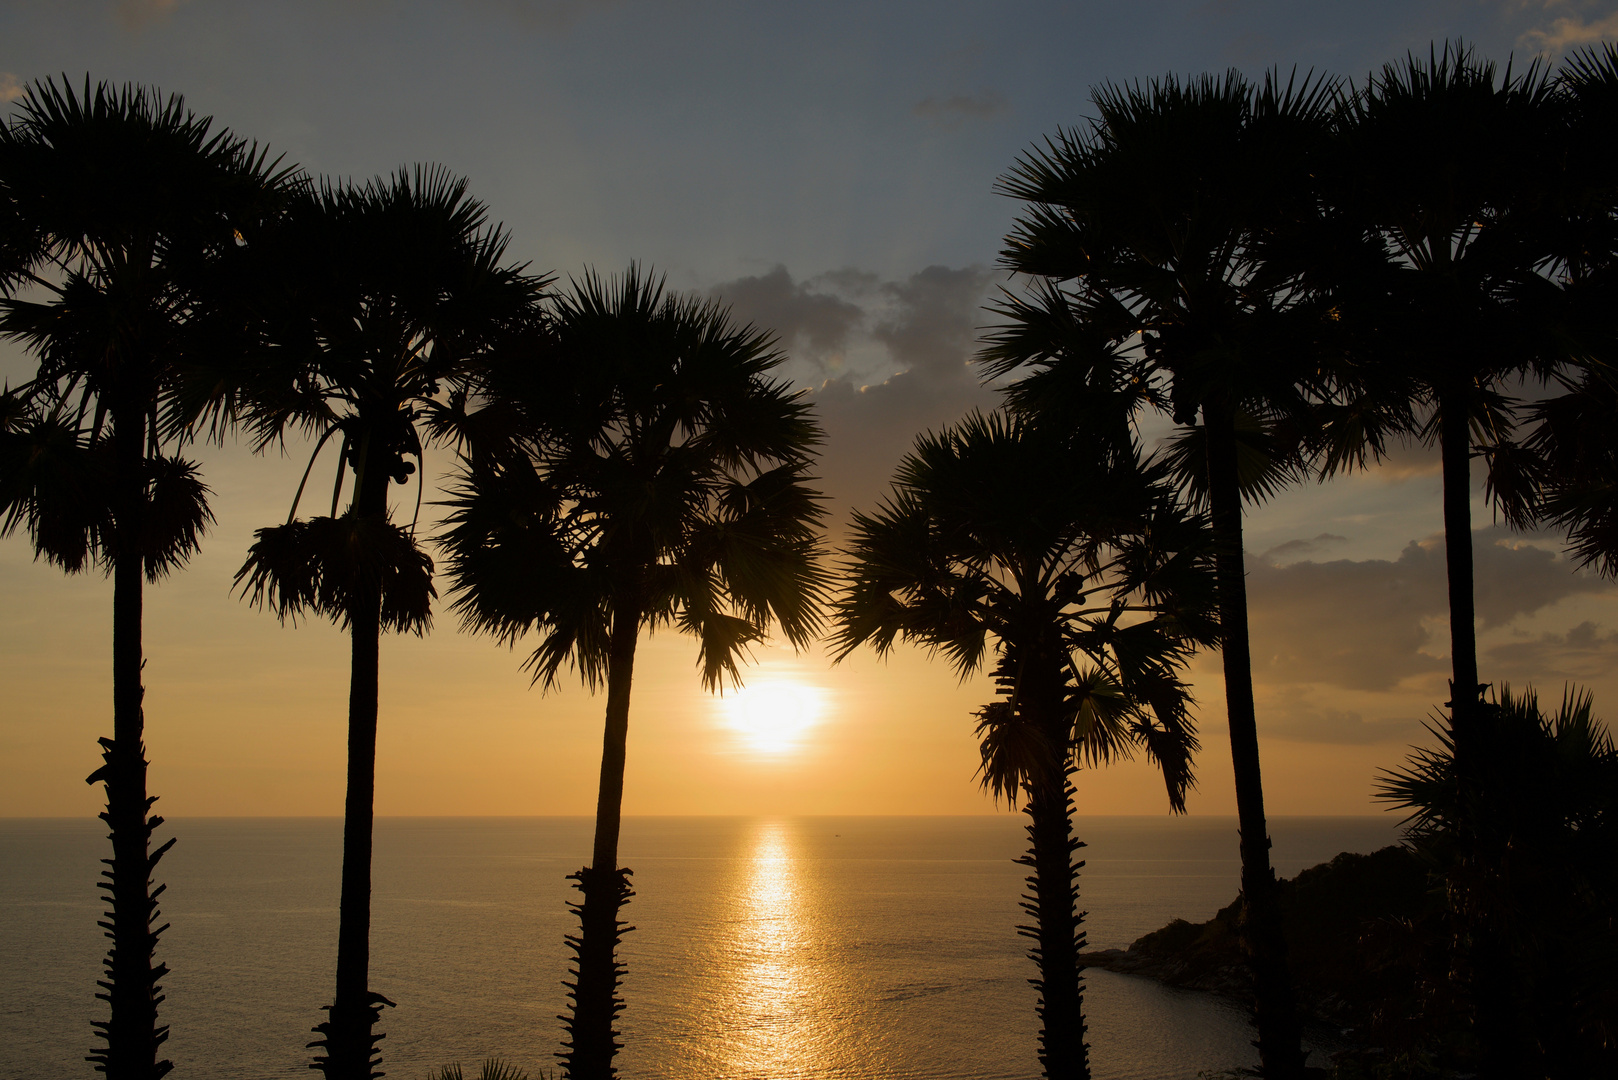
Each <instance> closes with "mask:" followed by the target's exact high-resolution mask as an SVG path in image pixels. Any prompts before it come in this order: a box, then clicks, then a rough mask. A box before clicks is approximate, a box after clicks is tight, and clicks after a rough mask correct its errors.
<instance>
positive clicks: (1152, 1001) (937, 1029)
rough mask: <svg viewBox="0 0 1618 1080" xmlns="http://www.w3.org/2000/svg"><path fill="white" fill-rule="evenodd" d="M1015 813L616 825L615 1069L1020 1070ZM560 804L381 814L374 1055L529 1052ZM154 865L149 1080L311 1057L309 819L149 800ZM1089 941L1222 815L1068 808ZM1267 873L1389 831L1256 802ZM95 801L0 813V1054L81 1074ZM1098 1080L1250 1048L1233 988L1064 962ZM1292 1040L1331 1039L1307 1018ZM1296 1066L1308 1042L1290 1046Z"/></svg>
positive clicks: (1196, 911)
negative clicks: (553, 810)
mask: <svg viewBox="0 0 1618 1080" xmlns="http://www.w3.org/2000/svg"><path fill="white" fill-rule="evenodd" d="M1021 822H1022V818H1021V817H1020V816H1018V815H1010V814H1007V815H1003V816H999V817H970V818H880V817H851V818H796V819H780V820H775V819H746V818H740V819H738V818H631V819H628V820H627V821H626V822H625V825H624V832H623V856H624V857H623V862H624V865H626V866H629V867H631V868H633V869H634V871H635V877H634V885H635V888H636V890H637V895H636V896H635V898H634V899H633V900H632V901H631V902H630V904H629V907H628V908H627V915H626V918H628V920H629V921H630V922H632V923H633V924H634V925H635V926H637V927H638V929H637V930H636V931H635V932H633V933H631V934H629V935H628V937H627V938H626V942H625V945H624V947H623V951H622V954H621V955H622V957H623V959H624V960H625V962H626V963H627V964H628V965H629V974H628V976H627V977H626V982H625V987H624V994H625V996H626V998H627V999H628V1002H629V1007H628V1009H627V1010H626V1011H625V1013H624V1014H623V1018H622V1022H621V1027H622V1030H623V1042H624V1044H625V1049H624V1051H623V1053H622V1055H620V1057H619V1063H620V1066H621V1071H622V1075H623V1076H624V1077H625V1078H626V1080H640V1078H648V1080H649V1078H654V1077H656V1078H662V1077H669V1078H681V1080H686V1078H693V1080H694V1078H704V1080H726V1078H738V1080H739V1078H759V1080H764V1078H771V1080H796V1078H804V1080H808V1078H817V1080H818V1078H827V1080H829V1078H839V1080H844V1078H849V1080H853V1078H859V1080H866V1078H869V1080H904V1078H911V1077H914V1078H949V1077H974V1078H1007V1080H1011V1078H1016V1080H1022V1078H1033V1077H1037V1076H1038V1075H1039V1066H1038V1061H1037V1059H1036V1057H1035V1031H1036V1023H1035V1017H1034V990H1033V989H1032V988H1031V987H1030V986H1029V985H1028V983H1027V979H1028V978H1029V976H1031V975H1032V974H1033V964H1032V962H1031V961H1029V960H1028V959H1026V957H1025V955H1024V954H1025V951H1026V946H1027V942H1026V941H1025V940H1024V939H1022V938H1019V937H1018V936H1017V935H1016V932H1015V930H1014V927H1015V925H1016V924H1017V923H1020V922H1024V921H1026V919H1025V916H1024V915H1023V913H1022V912H1021V911H1020V910H1019V909H1018V906H1017V901H1018V894H1019V892H1020V891H1021V885H1022V877H1023V875H1024V874H1025V873H1026V871H1025V870H1024V869H1023V868H1022V867H1019V866H1016V865H1014V864H1013V863H1012V859H1013V858H1014V857H1015V856H1016V855H1018V854H1019V852H1020V851H1021V849H1022V847H1023V845H1024V837H1023V834H1022V831H1021V828H1020V825H1021ZM590 829H591V823H590V822H589V821H588V820H586V819H582V818H498V819H496V818H440V819H421V818H417V819H410V818H392V819H382V820H379V821H378V822H377V826H376V857H375V892H374V901H373V911H374V915H373V919H374V922H373V933H372V940H373V954H372V957H373V958H372V971H373V979H372V985H373V986H374V988H375V989H376V990H378V991H379V992H381V993H383V994H386V995H387V996H388V997H390V998H392V999H394V1000H395V1001H397V1002H398V1003H399V1006H398V1008H396V1009H389V1010H386V1013H385V1016H384V1018H383V1026H382V1030H385V1031H386V1032H387V1033H388V1037H387V1039H386V1040H385V1041H384V1042H383V1043H382V1050H383V1057H384V1065H383V1067H384V1069H386V1071H387V1072H388V1074H389V1076H391V1077H393V1078H395V1080H402V1078H409V1080H424V1078H425V1077H426V1076H427V1073H428V1071H429V1070H430V1069H432V1068H433V1067H435V1066H437V1065H440V1064H443V1063H446V1062H452V1061H461V1062H464V1063H466V1064H467V1065H472V1064H474V1063H475V1062H477V1061H479V1060H481V1059H482V1058H483V1057H485V1056H489V1055H498V1056H501V1057H504V1058H506V1059H508V1060H509V1061H511V1062H513V1063H514V1064H517V1065H519V1066H521V1067H524V1068H526V1069H528V1070H529V1073H530V1076H531V1077H534V1078H535V1080H537V1077H538V1076H539V1075H541V1072H540V1070H542V1069H543V1070H548V1069H550V1068H551V1067H552V1066H553V1065H554V1059H553V1058H552V1056H551V1055H552V1052H553V1051H554V1050H555V1049H556V1046H557V1041H558V1037H559V1024H558V1023H557V1021H556V1020H555V1016H556V1015H557V1014H558V1013H559V1012H561V1011H562V1006H563V1002H564V999H563V991H562V986H561V981H562V977H563V973H564V970H565V968H566V965H567V957H566V954H565V952H564V948H563V944H562V935H563V933H564V932H568V931H570V930H572V929H573V928H574V924H573V922H572V918H571V916H570V915H569V914H568V913H567V911H566V908H565V906H564V904H565V902H566V900H567V899H569V897H570V895H573V894H570V891H569V890H568V888H567V887H566V886H567V883H566V882H565V881H564V875H566V874H567V873H568V872H570V871H572V870H574V869H577V868H578V867H579V866H580V865H581V864H582V863H583V862H584V861H585V858H586V856H587V853H588V851H589V847H590ZM170 832H172V834H173V835H177V836H178V837H179V838H180V842H179V843H178V844H177V845H176V846H175V848H174V849H173V850H172V851H171V852H170V853H169V855H168V857H167V858H165V859H164V861H163V863H162V865H161V874H160V879H161V880H163V881H166V882H167V883H168V886H169V888H168V892H167V893H165V894H164V896H163V899H162V909H163V917H164V919H165V920H168V921H172V923H173V927H172V929H170V930H169V931H168V933H167V934H165V935H164V937H163V941H162V946H161V954H160V955H161V958H162V959H163V960H165V961H167V963H168V964H169V966H170V967H171V968H172V969H173V970H172V973H171V974H170V975H169V977H168V978H167V979H166V980H165V989H166V991H167V994H168V1000H167V1002H165V1003H164V1005H163V1008H162V1016H163V1019H164V1020H165V1021H166V1022H168V1023H170V1024H171V1025H172V1026H173V1036H172V1038H171V1039H170V1041H169V1043H168V1046H167V1053H168V1056H169V1057H170V1058H171V1059H172V1060H173V1061H174V1062H175V1066H176V1068H175V1071H174V1073H173V1074H171V1075H172V1076H173V1077H175V1078H176V1080H204V1078H215V1077H217V1078H240V1080H261V1078H271V1077H286V1078H290V1077H303V1076H310V1075H313V1074H311V1073H310V1072H308V1071H307V1070H306V1068H305V1067H304V1064H305V1062H307V1061H308V1060H309V1052H308V1051H306V1050H305V1049H304V1044H305V1043H306V1042H307V1041H308V1040H309V1039H310V1038H312V1036H311V1035H309V1034H308V1031H309V1028H310V1027H311V1026H313V1025H314V1024H315V1023H316V1022H318V1021H319V1020H320V1019H321V1017H322V1014H321V1013H320V1012H319V1006H320V1005H322V1004H325V1003H327V1002H328V1001H329V1000H330V994H331V971H332V965H333V962H334V955H335V948H336V937H337V876H338V875H337V871H338V860H339V853H340V842H341V828H340V822H338V821H337V820H335V819H310V818H298V819H240V818H237V819H217V820H178V821H173V822H171V823H170V824H169V825H167V826H165V828H164V833H165V834H169V833H170ZM1079 832H1080V835H1081V836H1082V837H1083V838H1084V839H1085V840H1087V841H1088V842H1089V847H1088V848H1087V849H1086V851H1085V852H1084V853H1083V854H1084V856H1085V857H1086V858H1087V859H1088V865H1087V866H1086V867H1085V868H1084V870H1083V872H1082V875H1081V886H1080V888H1081V895H1082V898H1083V903H1084V906H1085V907H1086V908H1087V909H1088V910H1089V912H1090V915H1089V920H1088V926H1089V932H1090V944H1091V946H1092V947H1096V948H1104V947H1113V946H1123V945H1127V944H1128V943H1129V942H1130V941H1132V940H1134V939H1135V938H1136V937H1138V936H1139V935H1141V934H1142V933H1145V932H1146V931H1149V930H1153V929H1156V928H1157V927H1158V926H1161V925H1162V924H1163V923H1165V922H1167V921H1168V920H1169V919H1172V918H1175V917H1181V918H1186V919H1191V920H1202V919H1206V918H1208V917H1209V916H1211V915H1212V914H1213V913H1214V911H1215V910H1217V909H1218V908H1219V907H1221V906H1222V905H1224V904H1226V903H1228V902H1229V901H1230V900H1231V899H1232V897H1233V896H1234V895H1235V893H1236V890H1237V880H1238V863H1237V856H1236V827H1235V822H1234V820H1233V819H1229V818H1208V817H1197V818H1181V819H1167V818H1119V817H1102V818H1092V819H1085V820H1081V821H1080V822H1079ZM1272 834H1273V836H1274V839H1275V848H1274V852H1275V861H1276V863H1277V868H1278V870H1279V871H1280V872H1281V873H1283V874H1288V875H1290V874H1293V873H1296V872H1297V871H1298V870H1299V869H1301V868H1302V867H1304V866H1308V865H1312V864H1314V863H1316V862H1320V861H1323V860H1325V859H1328V858H1330V857H1331V856H1332V855H1335V854H1336V853H1337V852H1339V851H1370V850H1373V849H1375V848H1377V847H1381V846H1383V845H1385V844H1388V843H1391V842H1393V841H1394V839H1395V824H1394V821H1393V819H1392V818H1391V817H1384V818H1280V819H1276V820H1274V821H1272ZM105 847H106V842H105V840H104V839H103V831H102V829H101V828H100V827H99V823H98V822H83V821H64V820H38V819H21V820H19V819H12V820H5V821H0V915H3V917H0V1062H3V1068H0V1076H3V1077H4V1078H5V1080H54V1078H57V1077H76V1078H87V1077H89V1076H91V1075H92V1073H91V1071H90V1066H88V1065H87V1064H85V1063H84V1061H83V1060H82V1059H83V1057H84V1053H85V1050H86V1048H87V1047H89V1046H90V1045H91V1044H92V1039H91V1037H90V1020H91V1019H94V1018H98V1017H101V1016H102V1015H103V1012H102V1009H103V1008H104V1006H101V1003H99V1002H97V1001H95V1000H94V998H93V996H92V995H93V993H94V990H95V987H94V980H95V979H96V978H97V976H98V972H99V958H100V956H101V953H102V950H103V948H104V946H105V942H104V941H103V939H102V937H101V932H100V930H99V929H98V928H97V927H96V925H95V922H96V919H97V917H98V914H99V911H100V908H101V906H100V904H99V903H98V901H97V898H96V890H95V889H94V888H93V885H92V883H93V881H94V880H95V876H96V874H97V872H98V871H99V870H100V864H99V863H98V860H99V859H101V858H102V857H103V856H104V854H105ZM1085 1004H1086V1009H1087V1012H1088V1018H1089V1024H1090V1036H1089V1037H1090V1042H1091V1046H1092V1050H1091V1055H1092V1060H1093V1062H1094V1067H1095V1075H1096V1076H1097V1078H1098V1080H1102V1078H1106V1080H1170V1078H1173V1080H1181V1078H1184V1080H1191V1078H1194V1077H1195V1076H1196V1075H1197V1073H1198V1072H1199V1071H1202V1070H1217V1069H1225V1068H1230V1067H1234V1066H1238V1065H1243V1064H1250V1063H1252V1062H1254V1061H1255V1055H1254V1053H1253V1050H1252V1048H1251V1046H1250V1045H1249V1040H1250V1039H1251V1037H1252V1035H1251V1032H1250V1031H1249V1030H1248V1028H1247V1025H1246V1021H1245V1019H1244V1017H1243V1015H1242V1013H1241V1012H1240V1010H1238V1009H1236V1008H1234V1007H1232V1006H1231V1005H1229V1004H1228V1003H1226V1002H1224V1001H1222V1000H1220V999H1218V998H1215V997H1212V996H1209V995H1205V994H1199V993H1195V992H1187V991H1174V990H1169V989H1165V988H1163V987H1160V986H1158V985H1156V984H1155V983H1152V982H1150V981H1148V980H1145V979H1139V978H1134V977H1130V976H1124V975H1114V974H1110V973H1107V972H1103V971H1092V972H1090V973H1089V975H1088V991H1087V994H1086V999H1085ZM1315 1041H1316V1045H1317V1046H1322V1045H1329V1044H1330V1043H1331V1033H1329V1032H1317V1033H1315ZM1315 1061H1316V1063H1321V1058H1320V1057H1319V1056H1317V1057H1316V1058H1315Z"/></svg>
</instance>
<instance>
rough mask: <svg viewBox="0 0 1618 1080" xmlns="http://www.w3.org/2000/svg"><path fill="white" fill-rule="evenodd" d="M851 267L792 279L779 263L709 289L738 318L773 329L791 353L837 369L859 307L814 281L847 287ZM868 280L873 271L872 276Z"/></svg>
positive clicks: (827, 370) (858, 321) (859, 318)
mask: <svg viewBox="0 0 1618 1080" xmlns="http://www.w3.org/2000/svg"><path fill="white" fill-rule="evenodd" d="M853 273H854V272H853V271H842V272H841V275H842V276H841V277H838V276H836V275H830V274H828V275H823V276H822V278H820V279H816V280H812V281H804V282H795V281H793V280H792V275H791V274H789V273H787V268H786V267H784V266H776V267H775V268H774V269H772V270H771V271H770V272H769V273H767V274H764V275H762V276H759V277H744V278H737V279H736V280H735V281H729V282H726V283H725V284H723V285H720V286H718V287H717V288H715V289H714V290H713V292H714V294H715V295H717V296H720V297H723V298H724V300H725V301H726V302H728V303H729V304H730V306H731V310H732V311H733V312H735V314H736V316H737V317H738V318H740V319H742V320H743V321H746V322H750V323H753V324H754V325H756V326H759V327H761V328H766V329H770V330H774V331H775V332H776V333H777V334H779V335H780V337H781V342H782V344H783V345H784V346H786V348H787V349H788V350H789V351H790V352H792V353H793V354H794V355H796V356H798V357H800V358H802V359H807V360H810V361H812V362H814V363H815V364H817V365H819V366H820V367H821V369H822V372H823V373H824V374H832V373H835V372H836V371H838V370H840V369H841V367H842V363H841V360H840V357H841V356H842V354H843V353H844V352H845V350H846V349H847V347H848V340H849V335H850V334H851V333H853V332H854V331H855V330H857V329H859V328H860V327H861V326H862V325H863V324H864V322H865V309H864V308H862V307H861V306H860V305H858V304H856V303H852V302H850V301H848V300H845V299H843V298H842V297H840V296H837V295H835V292H832V291H825V290H824V289H823V288H820V287H817V284H818V283H819V282H821V281H824V282H825V283H826V284H827V285H830V286H832V288H833V289H835V290H838V291H844V292H847V291H850V289H849V288H848V284H849V281H850V275H852V274H853ZM872 280H873V281H874V280H875V279H874V276H872Z"/></svg>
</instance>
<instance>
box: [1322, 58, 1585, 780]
mask: <svg viewBox="0 0 1618 1080" xmlns="http://www.w3.org/2000/svg"><path fill="white" fill-rule="evenodd" d="M1339 115H1340V128H1341V130H1340V132H1339V134H1338V136H1337V139H1336V142H1337V152H1336V154H1335V155H1334V157H1333V160H1332V166H1333V176H1334V177H1335V182H1334V183H1333V184H1332V185H1331V187H1330V190H1329V191H1328V192H1327V197H1328V198H1329V199H1330V200H1331V201H1332V202H1333V204H1334V205H1335V207H1336V208H1337V210H1338V211H1339V212H1340V213H1342V214H1343V215H1344V216H1345V217H1346V218H1347V219H1348V220H1349V221H1350V222H1352V223H1353V224H1355V225H1356V226H1357V227H1359V228H1360V229H1362V230H1364V232H1365V233H1366V234H1367V235H1369V236H1370V237H1371V239H1372V241H1373V243H1374V244H1375V245H1376V247H1377V248H1378V249H1379V252H1380V253H1381V254H1382V256H1383V258H1384V260H1385V263H1384V265H1383V266H1382V267H1380V268H1377V269H1376V271H1375V272H1374V273H1373V274H1371V275H1367V280H1366V281H1365V282H1363V283H1362V284H1361V285H1360V286H1359V287H1357V288H1353V289H1347V290H1343V291H1342V292H1341V293H1340V294H1339V299H1340V300H1341V301H1342V302H1343V305H1344V312H1343V314H1344V318H1345V319H1347V320H1349V321H1351V322H1363V323H1366V324H1368V325H1370V326H1371V327H1372V328H1373V332H1374V333H1375V335H1376V336H1375V337H1372V338H1370V339H1369V342H1368V344H1369V345H1370V347H1372V348H1375V349H1376V350H1377V351H1378V353H1379V355H1378V356H1376V357H1375V358H1374V359H1375V362H1376V363H1379V364H1381V365H1384V366H1386V367H1389V368H1393V369H1395V370H1397V371H1398V372H1399V373H1400V375H1401V376H1402V378H1404V379H1405V380H1406V381H1407V383H1408V385H1409V393H1410V394H1411V396H1412V397H1414V398H1415V399H1416V400H1417V401H1418V402H1419V403H1420V404H1421V405H1422V406H1424V407H1425V408H1426V409H1427V410H1428V413H1429V415H1430V420H1429V421H1428V422H1427V424H1426V425H1425V428H1424V429H1423V431H1422V435H1423V437H1424V438H1425V439H1427V440H1428V441H1430V442H1436V443H1437V444H1438V446H1439V449H1440V453H1441V457H1442V461H1443V477H1444V535H1445V545H1444V546H1445V562H1446V566H1447V571H1448V576H1449V603H1450V646H1451V647H1450V652H1451V661H1452V665H1453V681H1452V687H1451V696H1452V699H1453V704H1452V722H1453V724H1454V727H1455V732H1456V738H1457V744H1458V746H1459V747H1460V752H1461V755H1462V758H1463V759H1464V757H1465V754H1466V742H1467V739H1468V738H1469V737H1470V732H1469V725H1471V724H1472V723H1473V720H1474V715H1475V712H1476V705H1477V702H1478V701H1479V700H1480V698H1479V694H1480V692H1481V689H1482V688H1481V686H1480V685H1479V682H1478V668H1477V638H1476V631H1475V628H1474V622H1475V615H1474V605H1473V587H1472V524H1471V509H1470V502H1471V488H1472V484H1471V459H1472V457H1473V449H1474V445H1476V444H1484V445H1493V444H1499V443H1504V442H1507V441H1509V439H1510V436H1511V433H1512V430H1513V428H1514V424H1515V417H1514V410H1513V403H1512V402H1511V400H1510V399H1509V397H1508V396H1507V391H1508V390H1509V388H1510V386H1511V384H1512V381H1513V380H1514V379H1515V378H1516V377H1518V376H1520V375H1522V374H1524V373H1526V372H1530V371H1534V372H1537V373H1538V374H1540V375H1542V376H1543V375H1549V374H1550V373H1551V372H1553V371H1554V370H1555V368H1556V366H1557V364H1558V362H1559V361H1560V360H1561V359H1562V354H1561V352H1560V348H1561V346H1560V343H1559V342H1558V340H1557V337H1556V335H1555V334H1554V333H1553V332H1552V331H1553V329H1554V328H1555V327H1554V325H1552V324H1550V323H1548V321H1547V318H1546V316H1547V315H1548V314H1549V313H1551V312H1555V311H1557V310H1558V309H1559V308H1560V306H1561V305H1560V303H1559V300H1558V297H1557V286H1556V284H1555V283H1554V282H1553V281H1551V280H1550V279H1549V278H1548V277H1546V276H1545V275H1544V274H1543V273H1541V269H1542V268H1543V267H1544V266H1546V265H1547V264H1550V263H1552V262H1553V261H1554V260H1555V259H1556V257H1557V256H1558V254H1559V250H1558V248H1559V241H1560V239H1561V234H1562V232H1563V230H1562V229H1561V228H1559V223H1558V222H1556V220H1555V215H1556V214H1557V212H1558V211H1560V210H1561V209H1562V206H1561V204H1560V201H1559V200H1558V198H1557V197H1556V191H1555V189H1556V185H1557V184H1558V183H1560V180H1561V178H1560V176H1559V173H1560V170H1561V164H1560V162H1561V159H1562V158H1563V157H1564V156H1565V143H1564V141H1563V140H1564V135H1563V125H1564V124H1565V110H1563V109H1562V108H1561V106H1560V104H1559V102H1558V100H1557V95H1556V93H1555V87H1554V84H1553V82H1552V80H1551V78H1550V76H1549V73H1548V72H1547V71H1546V70H1545V69H1544V68H1543V67H1541V66H1540V65H1539V64H1537V63H1534V64H1530V65H1529V67H1528V69H1527V70H1526V71H1525V72H1523V73H1522V74H1521V75H1513V74H1512V72H1511V70H1510V68H1509V66H1508V68H1507V69H1506V71H1505V72H1504V73H1501V72H1499V71H1497V69H1496V68H1495V65H1494V64H1493V63H1490V62H1488V61H1484V60H1481V59H1479V58H1478V57H1476V56H1475V55H1474V54H1473V53H1472V51H1471V50H1470V49H1465V48H1463V47H1460V46H1454V47H1451V46H1449V45H1446V46H1445V47H1444V48H1443V50H1442V51H1441V52H1438V51H1435V52H1434V53H1433V54H1432V55H1431V56H1430V57H1429V58H1428V59H1427V60H1426V61H1425V62H1423V61H1421V60H1419V59H1417V58H1415V57H1410V58H1408V59H1407V60H1406V61H1405V62H1404V63H1403V64H1388V65H1386V66H1385V67H1384V68H1383V70H1382V72H1381V73H1380V74H1379V75H1373V76H1372V77H1371V78H1370V79H1368V80H1367V83H1366V85H1365V86H1364V87H1363V88H1361V89H1360V90H1358V91H1357V92H1355V93H1353V94H1351V95H1348V96H1347V97H1345V99H1344V100H1343V101H1342V103H1341V106H1340V108H1339Z"/></svg>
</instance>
